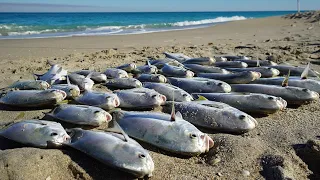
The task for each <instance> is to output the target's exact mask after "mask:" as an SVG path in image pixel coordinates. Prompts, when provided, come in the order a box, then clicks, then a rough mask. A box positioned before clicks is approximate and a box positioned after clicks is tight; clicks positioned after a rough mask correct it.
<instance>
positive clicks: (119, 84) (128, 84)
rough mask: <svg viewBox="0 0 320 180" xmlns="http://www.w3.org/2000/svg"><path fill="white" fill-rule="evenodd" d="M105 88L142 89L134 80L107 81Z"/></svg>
mask: <svg viewBox="0 0 320 180" xmlns="http://www.w3.org/2000/svg"><path fill="white" fill-rule="evenodd" d="M105 86H107V87H108V88H118V89H131V88H138V87H142V83H141V82H140V81H139V80H138V79H135V78H114V79H108V80H107V82H106V84H105Z"/></svg>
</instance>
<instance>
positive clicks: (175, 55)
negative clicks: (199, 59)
mask: <svg viewBox="0 0 320 180" xmlns="http://www.w3.org/2000/svg"><path fill="white" fill-rule="evenodd" d="M163 54H164V55H165V56H166V57H167V58H171V59H175V60H177V61H179V62H182V61H185V60H187V59H191V57H189V56H186V55H184V54H182V53H169V52H164V53H163Z"/></svg>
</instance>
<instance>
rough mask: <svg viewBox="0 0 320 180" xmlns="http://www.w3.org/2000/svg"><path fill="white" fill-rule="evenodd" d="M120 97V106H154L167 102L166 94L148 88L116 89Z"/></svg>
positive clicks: (137, 107) (136, 107)
mask: <svg viewBox="0 0 320 180" xmlns="http://www.w3.org/2000/svg"><path fill="white" fill-rule="evenodd" d="M115 94H116V95H117V96H118V97H119V99H120V106H119V107H120V108H131V109H144V108H154V107H157V106H160V105H162V104H164V103H165V101H166V100H167V98H166V96H164V95H162V94H160V93H158V92H157V91H155V90H152V89H148V88H134V89H127V90H120V91H115Z"/></svg>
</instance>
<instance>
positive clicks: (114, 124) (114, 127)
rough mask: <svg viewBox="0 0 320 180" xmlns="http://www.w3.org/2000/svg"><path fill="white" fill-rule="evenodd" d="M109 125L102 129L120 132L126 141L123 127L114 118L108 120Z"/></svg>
mask: <svg viewBox="0 0 320 180" xmlns="http://www.w3.org/2000/svg"><path fill="white" fill-rule="evenodd" d="M109 125H111V127H108V128H107V129H104V131H106V132H114V133H119V134H122V135H123V137H124V141H126V142H128V141H129V136H128V134H127V133H126V132H124V131H123V129H122V128H121V126H120V125H119V124H118V122H117V121H116V120H112V121H110V122H109ZM109 125H108V126H109Z"/></svg>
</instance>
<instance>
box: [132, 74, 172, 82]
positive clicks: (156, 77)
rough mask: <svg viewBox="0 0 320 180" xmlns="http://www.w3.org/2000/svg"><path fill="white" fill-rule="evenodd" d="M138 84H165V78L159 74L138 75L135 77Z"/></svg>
mask: <svg viewBox="0 0 320 180" xmlns="http://www.w3.org/2000/svg"><path fill="white" fill-rule="evenodd" d="M136 78H137V79H138V80H139V81H140V82H158V83H166V82H167V78H166V77H165V76H163V75H161V74H139V75H137V77H136Z"/></svg>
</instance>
